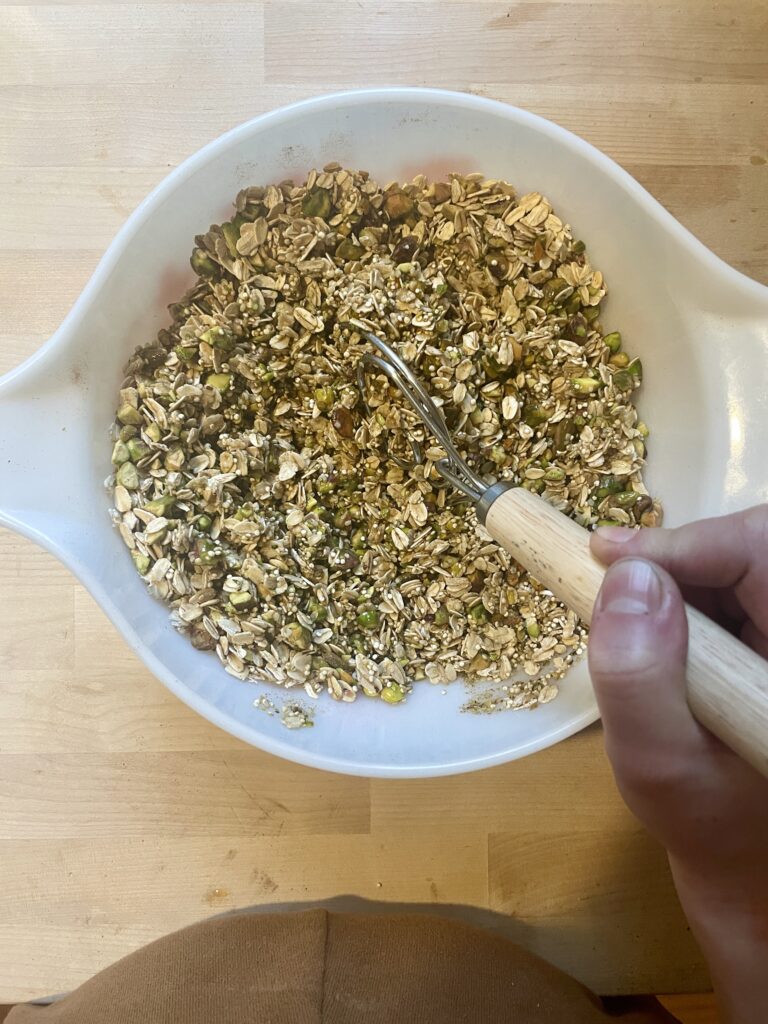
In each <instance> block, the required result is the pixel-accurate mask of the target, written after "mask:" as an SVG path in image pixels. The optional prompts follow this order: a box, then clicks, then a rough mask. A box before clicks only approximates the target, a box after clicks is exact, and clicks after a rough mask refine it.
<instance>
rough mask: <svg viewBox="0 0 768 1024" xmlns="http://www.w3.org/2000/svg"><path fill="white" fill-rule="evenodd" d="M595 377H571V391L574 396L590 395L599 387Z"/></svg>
mask: <svg viewBox="0 0 768 1024" xmlns="http://www.w3.org/2000/svg"><path fill="white" fill-rule="evenodd" d="M600 383H601V382H600V381H599V380H597V379H596V378H595V377H572V378H571V391H572V392H573V394H574V395H591V394H593V393H594V392H595V391H597V389H598V388H599V387H600Z"/></svg>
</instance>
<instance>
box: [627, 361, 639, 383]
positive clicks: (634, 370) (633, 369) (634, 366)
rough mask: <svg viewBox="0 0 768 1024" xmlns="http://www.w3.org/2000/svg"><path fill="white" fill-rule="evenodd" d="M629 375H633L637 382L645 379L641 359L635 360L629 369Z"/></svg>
mask: <svg viewBox="0 0 768 1024" xmlns="http://www.w3.org/2000/svg"><path fill="white" fill-rule="evenodd" d="M627 373H629V374H631V375H632V376H633V377H634V378H635V380H636V381H638V382H641V381H642V379H643V364H642V363H641V362H640V360H639V359H633V360H632V362H631V363H630V364H629V366H628V367H627Z"/></svg>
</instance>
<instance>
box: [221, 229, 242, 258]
mask: <svg viewBox="0 0 768 1024" xmlns="http://www.w3.org/2000/svg"><path fill="white" fill-rule="evenodd" d="M221 232H222V234H223V235H224V241H225V242H226V243H227V248H228V249H229V253H230V255H231V256H232V258H233V259H238V258H239V256H240V254H239V253H238V251H237V243H238V242H239V241H240V228H239V226H237V225H235V224H233V223H232V221H229V220H228V221H225V222H224V223H223V224H222V225H221Z"/></svg>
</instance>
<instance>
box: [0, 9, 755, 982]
mask: <svg viewBox="0 0 768 1024" xmlns="http://www.w3.org/2000/svg"><path fill="white" fill-rule="evenodd" d="M0 6H2V14H0V19H1V23H2V32H0V196H1V197H2V199H0V207H1V208H2V216H0V309H2V310H3V317H2V322H0V372H4V371H6V370H9V369H11V368H12V367H13V366H14V365H16V363H18V362H19V361H20V360H21V359H22V358H24V357H25V356H26V355H29V354H30V353H32V352H33V351H34V350H35V349H36V347H37V346H38V345H39V344H40V343H41V342H42V341H43V340H44V339H45V338H46V337H47V336H48V335H49V334H50V333H51V332H52V331H53V330H54V329H55V327H56V326H57V325H58V323H59V322H60V320H61V319H62V317H63V315H64V314H65V313H66V311H67V309H68V307H69V306H70V305H71V303H72V302H73V301H74V299H75V298H76V297H77V295H78V293H79V291H80V289H81V288H82V286H83V285H84V284H85V282H86V280H87V279H88V276H89V275H90V273H91V272H92V270H93V268H94V266H95V264H96V262H97V260H98V258H99V255H100V254H101V252H103V250H104V248H105V246H106V245H107V244H108V242H109V241H110V239H111V237H112V236H113V234H114V233H115V231H116V230H117V228H118V227H119V226H120V224H121V223H122V222H123V221H124V219H125V217H126V216H127V214H128V213H129V212H130V210H131V209H133V208H134V206H135V205H136V204H137V203H138V202H139V201H140V200H141V199H142V198H143V197H144V195H145V194H146V192H147V191H148V190H149V189H151V188H152V187H153V186H154V185H155V184H157V182H158V181H160V180H161V178H162V177H163V176H164V175H165V174H166V173H167V171H168V170H169V168H171V167H173V166H175V165H176V164H177V163H178V162H179V161H180V160H182V159H184V157H186V156H188V155H189V154H190V153H192V152H194V151H195V150H196V149H197V148H199V147H200V146H201V145H203V144H204V143H205V142H208V141H209V140H210V139H211V138H213V137H215V136H216V135H218V134H219V133H221V132H222V131H225V130H226V129H228V128H231V127H233V126H234V125H236V124H238V123H239V122H241V121H243V120H245V119H247V118H248V117H251V116H254V115H255V114H258V113H260V112H262V111H264V110H267V109H270V108H271V107H274V106H277V105H279V104H282V103H286V102H291V101H293V100H297V99H301V98H304V97H306V96H310V95H313V94H316V93H318V92H323V91H330V90H333V89H336V88H342V87H343V88H346V87H360V86H365V85H368V84H375V83H382V82H386V83H390V84H428V85H436V86H442V87H448V88H460V89H467V90H470V91H473V92H477V93H479V94H483V95H488V96H493V97H495V98H498V99H501V100H505V101H507V102H510V103H515V104H518V105H520V106H523V107H526V108H528V109H530V110H533V111H535V112H537V113H541V114H543V115H544V116H547V117H550V118H552V119H554V120H556V121H558V122H559V123H561V124H563V125H564V126H565V127H567V128H571V129H572V130H574V131H576V132H578V133H579V134H581V135H582V136H584V137H585V138H586V139H588V140H589V141H591V142H594V143H595V144H596V145H598V146H599V147H600V148H602V149H604V150H605V151H606V152H608V153H609V154H610V155H611V156H613V157H614V158H615V159H617V160H618V161H619V162H620V163H622V164H624V165H625V166H626V167H627V168H628V169H629V170H630V172H631V173H633V174H634V175H635V176H636V177H637V178H638V179H639V180H640V181H641V182H642V184H644V185H645V186H646V187H647V188H648V189H649V190H650V191H651V192H653V193H654V194H655V195H656V196H657V197H658V198H659V199H660V200H661V201H662V202H663V203H664V204H665V205H667V206H668V207H669V209H670V210H671V211H672V212H673V213H674V214H675V215H676V216H677V217H679V218H680V219H681V220H682V221H683V223H685V224H686V225H687V226H688V227H690V228H691V229H692V230H693V231H694V232H695V233H696V234H697V235H698V236H699V237H700V238H701V239H702V240H703V241H704V242H705V244H707V245H708V246H710V247H711V248H713V249H714V250H715V251H716V252H717V253H719V254H720V255H721V256H723V257H724V258H725V259H727V260H728V261H729V262H731V263H733V264H734V265H735V266H737V267H738V268H739V269H742V270H744V271H746V272H747V273H750V274H752V275H753V276H755V277H757V278H759V279H761V280H763V281H767V280H768V245H767V244H766V241H765V239H766V238H768V188H767V187H766V184H767V178H768V166H767V165H766V161H767V160H768V138H767V137H766V133H765V124H766V123H768V31H767V29H768V11H767V10H766V7H765V4H764V3H763V2H762V0H740V2H734V0H731V2H728V3H716V2H714V0H704V2H699V0H674V2H673V0H608V2H593V0H571V2H559V3H545V2H515V0H498V2H497V0H479V2H470V0H440V2H438V0H392V2H389V3H387V4H378V3H374V2H373V0H336V2H334V3H333V4H330V3H322V2H320V0H315V2H313V3H309V2H305V0H302V2H294V0H274V2H267V3H263V2H258V0H257V2H255V3H250V4H244V3H227V2H222V3H212V2H210V0H201V2H199V3H186V4H179V3H173V2H162V3H155V2H148V3H142V4H140V3H136V2H135V0H125V2H119V0H118V2H104V3H89V4H83V3H80V2H78V0H72V2H67V0H62V2H60V3H44V4H43V3H41V4H34V3H32V4H19V3H4V2H0ZM0 623H2V626H0V711H1V712H2V716H3V731H2V735H0V863H2V866H3V882H4V885H3V890H2V893H0V901H1V902H2V909H1V912H0V1001H2V1000H6V1001H13V1000H19V999H24V998H28V997H30V996H35V995H41V994H45V993H46V992H53V991H62V990H66V989H68V988H71V987H72V986H73V985H76V984H77V983H78V982H80V981H83V980H84V979H85V978H87V977H88V976H90V975H91V974H92V973H93V972H94V971H95V970H97V969H98V968H99V967H101V966H103V965H104V964H106V963H108V962H110V961H111V960H114V959H116V958H117V957H119V956H121V955H123V954H124V953H126V952H129V951H130V950H132V949H135V948H136V947H137V946H139V945H141V944H143V943H145V942H146V941H148V940H150V939H152V938H154V937H156V936H158V935H161V934H163V933H165V932H167V931H169V930H171V929H172V928H175V927H177V926H180V925H183V924H186V923H188V922H190V921H194V920H197V919H199V918H202V917H205V916H207V915H209V914H211V913H215V912H218V911H219V910H221V909H229V908H231V907H237V906H247V905H250V904H265V903H274V902H275V901H294V900H306V899H313V898H327V897H333V896H335V895H337V894H339V893H350V894H353V895H358V896H363V897H368V898H372V899H383V900H386V901H390V902H395V903H397V902H402V901H411V900H415V901H419V902H421V903H424V904H426V905H430V904H434V903H450V904H466V905H470V906H474V907H479V908H486V909H487V908H492V909H494V910H496V911H498V912H500V913H501V914H502V915H503V917H502V920H503V921H505V922H506V923H507V926H508V928H509V929H510V930H511V932H512V933H513V934H515V935H516V937H517V938H518V939H519V940H520V941H522V942H524V943H525V944H526V945H528V946H530V947H531V948H533V949H537V950H539V951H541V952H543V953H545V954H546V955H548V956H550V957H551V958H553V959H554V960H555V961H556V962H558V963H560V964H562V965H563V966H565V967H567V968H568V969H569V970H571V971H572V972H573V973H574V974H576V975H577V976H578V977H579V978H581V979H582V980H583V981H585V982H586V983H588V984H591V985H593V986H596V987H598V988H601V989H603V990H604V991H605V992H614V993H619V992H631V991H635V992H637V991H649V990H655V991H664V990H666V991H672V992H674V991H678V992H679V991H692V990H695V989H703V988H705V987H706V973H705V971H704V968H703V965H702V963H701V959H700V956H699V954H698V953H697V951H696V949H695V946H694V945H693V943H692V942H691V940H690V937H689V935H688V932H687V929H686V925H685V922H684V919H683V918H682V915H681V914H680V911H679V909H678V907H677V903H676V900H675V898H674V893H673V891H672V888H671V883H670V881H669V876H668V874H667V871H666V867H665V864H664V859H663V856H662V854H661V852H660V851H659V850H658V849H657V848H656V847H655V846H654V845H653V844H652V843H651V842H650V841H649V840H648V839H647V837H645V836H644V834H643V833H642V831H641V830H640V829H639V827H638V826H637V824H636V823H635V822H634V821H633V819H632V818H631V816H630V815H629V813H628V812H627V811H626V809H625V808H624V807H623V805H622V803H621V801H620V799H619V796H618V794H617V793H616V790H615V787H614V784H613V781H612V779H611V775H610V772H609V769H608V767H607V764H606V762H605V760H604V758H603V754H602V741H601V735H600V731H599V729H597V728H594V729H590V730H587V731H586V732H585V733H583V734H582V735H580V736H577V737H574V738H573V739H572V740H570V741H568V742H567V743H563V744H561V745H559V746H558V747H556V748H553V749H552V750H548V751H546V752H544V753H543V754H540V755H537V756H536V757H534V758H532V759H529V760H526V761H522V762H519V763H517V764H512V765H507V766H504V767H502V768H498V769H494V770H492V771H487V772H483V773H482V774H480V775H475V776H467V777H464V778H458V779H435V780H424V781H422V782H416V783H405V782H389V781H386V782H385V781H373V782H368V781H366V780H360V779H343V778H337V777H334V776H329V775H325V774H322V773H319V772H312V771H309V770H307V769H301V768H297V767H295V766H292V765H288V764H284V763H282V762H279V761H277V760H274V759H272V758H269V757H267V756H265V755H263V754H261V753H259V752H257V751H254V750H251V749H250V748H247V747H245V746H244V745H243V744H242V743H240V742H239V741H237V740H235V739H233V738H232V737H230V736H227V735H226V734H224V733H222V732H219V731H218V730H216V729H215V728H214V727H212V726H211V725H209V724H208V723H207V722H205V721H203V720H202V719H200V718H198V717H197V716H196V715H194V714H193V713H192V712H191V711H190V710H189V709H188V708H187V707H185V706H184V705H182V704H181V703H179V702H178V701H176V700H175V699H174V698H173V697H171V695H170V694H169V693H167V692H166V691H165V690H164V688H163V687H161V686H160V684H159V683H157V682H156V681H155V680H154V679H153V678H152V677H151V676H150V675H149V674H148V673H147V672H146V670H145V669H144V668H143V667H142V666H141V665H140V664H139V662H138V661H137V660H136V659H135V657H134V656H133V655H132V654H131V653H130V652H129V651H128V650H127V649H126V647H125V645H124V644H123V643H122V641H121V640H120V639H119V637H118V636H117V635H116V633H115V631H114V630H113V628H112V627H111V626H110V625H109V623H108V622H107V621H106V619H105V617H104V616H103V614H102V613H101V612H100V611H99V609H98V608H96V607H95V606H94V604H93V602H92V601H91V599H90V598H89V597H88V596H87V595H86V594H85V593H84V592H83V591H82V589H81V588H80V587H79V586H77V585H76V584H75V583H74V582H73V580H72V579H71V577H70V576H69V575H68V574H67V573H66V571H65V570H64V569H62V568H61V567H60V566H59V565H58V564H57V563H56V562H55V561H54V560H53V559H52V558H51V557H50V556H48V555H46V554H44V553H43V552H40V551H38V550H37V549H35V548H34V547H33V546H32V545H31V544H29V543H28V542H26V541H24V540H21V539H19V538H16V537H13V536H11V535H10V534H8V533H3V534H0Z"/></svg>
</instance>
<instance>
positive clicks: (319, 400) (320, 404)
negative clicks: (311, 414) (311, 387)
mask: <svg viewBox="0 0 768 1024" xmlns="http://www.w3.org/2000/svg"><path fill="white" fill-rule="evenodd" d="M335 401H336V393H335V392H334V390H333V388H330V387H322V388H315V405H316V406H317V408H318V409H319V410H320V412H330V410H331V409H332V408H333V403H334V402H335Z"/></svg>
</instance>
